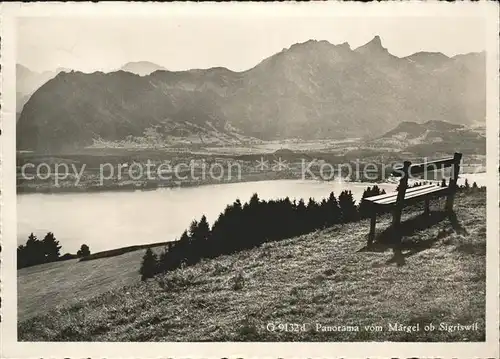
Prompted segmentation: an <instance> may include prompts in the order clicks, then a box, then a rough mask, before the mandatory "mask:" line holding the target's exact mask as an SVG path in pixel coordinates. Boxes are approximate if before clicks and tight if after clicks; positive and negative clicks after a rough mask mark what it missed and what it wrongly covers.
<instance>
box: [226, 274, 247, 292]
mask: <svg viewBox="0 0 500 359" xmlns="http://www.w3.org/2000/svg"><path fill="white" fill-rule="evenodd" d="M229 281H230V283H231V288H232V289H233V290H240V289H243V287H244V286H245V277H244V276H243V274H242V273H241V272H239V273H238V274H236V275H235V276H234V277H232V278H231V279H230V280H229Z"/></svg>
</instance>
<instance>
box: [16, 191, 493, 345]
mask: <svg viewBox="0 0 500 359" xmlns="http://www.w3.org/2000/svg"><path fill="white" fill-rule="evenodd" d="M485 203H486V199H485V192H480V193H475V194H469V195H465V194H459V195H458V196H457V199H456V213H457V219H458V222H456V223H455V222H453V223H451V222H450V221H449V220H448V219H443V217H442V216H441V214H440V212H434V213H433V215H432V217H431V219H430V220H429V219H427V220H425V221H422V218H421V217H419V216H418V215H419V214H420V213H421V210H420V209H416V208H408V209H407V210H406V211H405V216H404V220H405V221H406V222H405V228H406V231H407V232H406V233H405V237H404V243H405V247H404V249H403V253H402V256H398V255H395V254H394V253H393V251H392V250H391V249H390V248H389V246H386V245H383V244H378V245H377V247H375V248H374V249H372V250H370V251H366V250H365V249H364V246H365V241H366V235H367V232H368V227H369V222H368V221H366V220H365V221H361V222H357V223H352V224H347V225H343V226H336V227H332V228H328V229H325V230H321V231H317V232H315V233H312V234H308V235H304V236H301V237H297V238H292V239H288V240H283V241H280V242H275V243H269V244H265V245H263V246H262V247H261V248H256V249H252V250H248V251H244V252H240V253H237V254H233V255H229V256H223V257H220V258H216V259H213V260H207V261H203V262H202V263H200V264H197V265H195V266H193V267H188V268H185V269H179V270H176V271H173V272H171V273H168V274H165V275H159V276H157V277H156V278H154V279H152V280H149V281H147V282H140V283H135V284H131V285H129V286H126V287H123V288H117V289H113V290H111V291H109V292H107V293H104V294H101V295H98V296H96V297H94V298H92V299H82V300H79V301H78V302H77V303H76V304H75V303H73V304H71V305H64V303H62V304H63V305H61V306H59V307H57V308H56V309H52V310H49V309H50V308H46V310H48V312H47V313H46V314H39V315H37V316H34V317H32V318H31V319H29V320H24V321H21V322H20V325H19V338H20V340H23V341H32V340H33V341H206V340H209V341H233V340H235V341H239V340H245V341H276V340H278V341H283V340H285V341H298V340H302V341H364V340H394V341H420V340H422V341H423V340H426V341H480V340H484V335H485V330H484V320H485V312H484V310H485V306H484V305H485V278H486V273H485V252H486V221H485V219H486V211H485ZM432 205H433V208H432V209H433V210H438V209H440V208H442V206H443V201H442V200H438V201H436V202H433V204H432ZM407 220H409V221H407ZM430 222H432V223H433V225H432V226H429V225H430ZM389 223H390V216H388V215H385V216H382V217H381V218H380V221H379V223H378V225H377V228H378V230H379V232H380V233H379V236H380V237H379V238H383V236H384V233H385V232H384V229H385V228H387V226H388V225H389ZM381 243H383V241H382V239H381ZM138 253H140V254H137V255H136V256H135V257H134V259H133V260H132V257H130V258H129V259H130V261H128V262H126V261H121V262H120V265H121V266H124V267H125V268H123V271H129V269H127V267H129V266H130V268H138V266H139V262H140V257H141V255H142V252H138ZM128 255H131V254H130V253H129V254H128ZM117 258H118V257H117ZM95 262H96V263H95V265H97V266H98V260H96V261H95ZM103 269H104V268H103ZM42 274H43V273H42ZM80 275H81V276H82V277H85V276H86V273H84V272H82V273H80ZM21 276H22V274H21ZM33 280H36V279H35V278H34V277H32V281H33ZM60 280H62V278H60ZM79 283H80V281H78V280H76V278H75V277H74V273H73V274H72V276H71V278H69V277H68V278H67V281H66V284H63V285H62V288H63V289H61V290H62V291H69V292H70V293H71V292H73V291H74V290H75V286H80V284H79ZM31 285H32V286H33V285H34V283H33V282H32V283H31ZM96 285H97V286H98V285H99V284H98V283H96ZM107 285H108V284H105V285H104V286H107ZM28 287H29V286H28V283H27V282H26V281H25V284H24V285H21V286H19V291H18V293H19V296H21V297H22V296H23V290H25V289H26V288H28ZM94 290H95V288H93V287H88V291H94ZM52 294H53V296H52V298H54V299H53V300H52V301H51V303H54V302H55V301H56V300H57V299H55V298H58V295H57V294H58V293H57V290H54V291H53V292H52ZM429 322H432V323H433V324H434V325H439V324H440V323H448V324H450V325H455V324H464V325H468V324H472V323H478V330H473V331H439V330H436V331H434V332H425V331H423V330H422V328H423V325H425V324H428V323H429ZM268 323H274V324H275V325H278V323H296V324H304V323H306V324H308V325H309V330H307V331H305V332H285V331H280V330H278V329H276V330H275V331H274V332H271V331H269V330H267V329H266V328H267V325H268ZM389 323H391V324H393V323H400V324H403V325H415V324H417V323H418V324H419V325H420V329H421V330H420V331H419V332H416V333H407V332H391V331H388V330H387V328H388V325H389ZM316 324H322V325H325V326H326V325H330V326H334V325H351V326H356V325H357V326H359V328H360V330H359V331H358V332H353V331H350V332H349V331H344V332H339V331H335V332H331V331H330V332H324V331H321V330H320V331H316ZM365 325H367V326H369V325H380V326H382V327H383V330H382V331H380V332H370V331H367V330H365V329H364V326H365ZM276 328H278V327H276Z"/></svg>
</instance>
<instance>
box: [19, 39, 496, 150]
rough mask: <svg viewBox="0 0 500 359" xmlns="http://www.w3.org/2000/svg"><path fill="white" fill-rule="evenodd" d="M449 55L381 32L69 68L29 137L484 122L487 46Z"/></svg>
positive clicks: (86, 140)
mask: <svg viewBox="0 0 500 359" xmlns="http://www.w3.org/2000/svg"><path fill="white" fill-rule="evenodd" d="M441 55H442V54H441ZM441 55H439V54H435V53H425V52H420V53H417V54H414V55H411V56H408V57H405V58H399V57H396V56H394V55H392V54H390V53H389V51H388V50H387V49H385V48H384V47H383V46H382V42H381V39H380V37H378V36H376V37H375V38H374V39H373V40H372V41H370V42H369V43H367V44H365V45H363V46H361V47H359V48H357V49H355V50H352V49H351V48H350V46H349V44H347V43H344V44H340V45H332V44H330V43H329V42H327V41H324V40H322V41H316V40H309V41H307V42H305V43H301V44H295V45H292V46H291V47H290V48H288V49H283V50H282V51H281V52H279V53H277V54H274V55H272V56H270V57H268V58H266V59H264V60H263V61H262V62H260V63H259V64H257V65H256V66H255V67H253V68H251V69H249V70H247V71H243V72H233V71H231V70H228V69H226V68H220V67H219V68H211V69H206V70H189V71H177V72H173V71H166V70H156V71H154V72H152V73H150V74H149V75H144V76H139V75H135V74H132V73H129V72H126V71H123V70H121V71H117V72H112V73H108V74H104V73H102V72H95V73H91V74H84V73H81V72H77V71H76V72H71V73H60V74H58V75H57V76H55V78H53V79H51V80H50V81H48V82H47V83H46V84H44V85H43V86H41V87H40V88H39V89H38V90H37V91H36V92H35V94H33V96H32V97H31V98H30V100H29V101H28V103H27V104H26V105H25V106H24V109H23V111H22V113H21V116H20V120H19V123H18V145H19V148H21V149H33V150H39V151H54V150H59V149H61V148H68V147H81V146H87V145H90V144H92V143H93V141H94V140H95V139H97V138H99V139H104V140H111V141H113V140H120V139H123V138H125V137H127V136H141V135H142V134H143V133H144V131H145V130H147V129H150V128H155V129H157V131H158V133H159V134H160V135H162V136H165V137H166V138H167V137H168V136H178V135H180V133H182V128H183V127H184V124H186V123H188V122H189V124H190V125H189V126H190V129H192V128H193V125H194V126H195V127H196V126H198V127H199V128H200V129H203V130H204V131H205V132H206V131H207V130H208V129H216V131H217V132H218V133H220V134H224V135H227V136H233V135H234V134H235V133H238V134H240V135H242V136H248V137H253V138H258V139H263V140H271V139H287V138H301V139H324V138H346V137H361V136H366V135H372V136H373V135H374V136H377V135H382V134H384V133H385V132H387V131H389V130H390V129H392V128H394V127H396V126H397V125H398V124H400V123H402V122H405V121H411V122H416V123H422V122H426V121H429V120H437V121H446V122H450V123H454V124H464V125H473V124H478V123H479V124H481V123H484V121H485V111H486V109H485V107H486V99H485V98H486V93H485V92H486V89H485V88H486V86H485V72H486V70H485V55H484V53H471V54H466V55H459V56H455V57H452V58H449V57H447V56H445V55H442V56H441ZM144 68H145V67H144ZM173 128H175V129H176V130H175V132H172V129H173ZM228 129H230V130H228ZM179 131H180V132H179Z"/></svg>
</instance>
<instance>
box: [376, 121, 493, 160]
mask: <svg viewBox="0 0 500 359" xmlns="http://www.w3.org/2000/svg"><path fill="white" fill-rule="evenodd" d="M369 145H373V146H375V147H385V148H387V147H391V148H393V149H401V150H406V151H409V152H415V153H419V154H421V155H425V154H428V155H433V154H435V153H439V152H448V153H452V152H453V151H458V152H462V153H464V154H469V153H472V154H486V130H485V128H484V127H476V128H470V127H466V126H463V125H457V124H452V123H448V122H444V121H435V120H431V121H427V122H424V123H416V122H410V121H405V122H402V123H400V124H399V125H398V126H396V128H394V129H392V130H391V131H389V132H387V133H385V134H384V135H382V136H381V137H379V138H376V139H373V140H371V141H370V142H369Z"/></svg>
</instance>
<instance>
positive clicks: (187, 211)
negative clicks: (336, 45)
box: [17, 174, 486, 254]
mask: <svg viewBox="0 0 500 359" xmlns="http://www.w3.org/2000/svg"><path fill="white" fill-rule="evenodd" d="M478 175H481V174H475V175H471V176H474V180H475V181H477V182H478V184H479V185H481V184H482V183H484V182H482V181H484V180H485V177H486V176H485V175H483V176H482V178H481V176H478ZM471 184H472V181H471ZM369 185H371V184H370V183H357V182H340V181H330V182H320V181H312V180H275V181H260V182H243V183H230V184H217V185H205V186H199V187H186V188H173V189H167V188H165V189H158V190H154V191H134V192H125V191H124V192H117V191H110V192H93V193H57V194H36V193H34V194H22V195H18V196H17V210H18V236H17V237H18V244H24V243H25V242H26V240H27V238H28V236H29V234H30V233H31V232H33V233H34V234H35V235H37V237H38V238H39V239H42V238H43V237H44V236H45V234H46V233H47V232H49V231H50V232H53V233H54V235H55V236H56V238H57V239H58V240H59V241H60V243H61V245H62V249H61V254H64V253H67V252H70V253H76V251H77V250H78V249H79V248H80V246H81V245H82V244H84V243H85V244H87V245H88V246H89V247H90V250H91V251H92V252H98V251H102V250H107V249H113V248H119V247H124V246H130V245H136V244H147V243H154V242H165V241H170V240H174V239H176V238H178V237H179V236H180V235H181V233H182V231H184V230H185V229H187V227H188V226H189V224H190V223H191V221H192V220H193V219H197V220H198V219H199V218H200V217H201V216H202V214H205V215H206V216H207V219H208V221H209V222H210V224H213V222H214V221H215V220H216V219H217V217H218V216H219V213H220V212H221V211H223V210H224V208H225V207H226V205H228V204H230V203H233V202H234V201H235V200H236V199H237V198H239V199H240V201H241V202H242V203H244V202H247V201H248V200H249V199H250V197H251V196H252V194H253V193H258V195H259V198H261V199H266V200H269V199H278V198H284V197H286V196H288V197H289V198H290V199H292V200H293V199H294V198H295V199H297V200H298V199H300V198H304V200H305V201H306V202H307V200H308V199H309V197H312V198H314V199H316V200H318V201H319V200H321V199H323V198H326V197H328V195H329V194H330V192H331V191H333V192H334V193H335V195H336V196H338V195H339V194H340V192H341V191H342V190H344V189H348V190H351V191H352V193H353V196H354V198H355V199H356V200H359V199H360V198H361V196H362V194H363V191H364V190H365V188H366V187H367V186H369ZM378 186H379V187H380V188H383V189H385V191H387V192H389V191H393V190H395V188H396V184H392V183H387V184H379V185H378Z"/></svg>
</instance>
